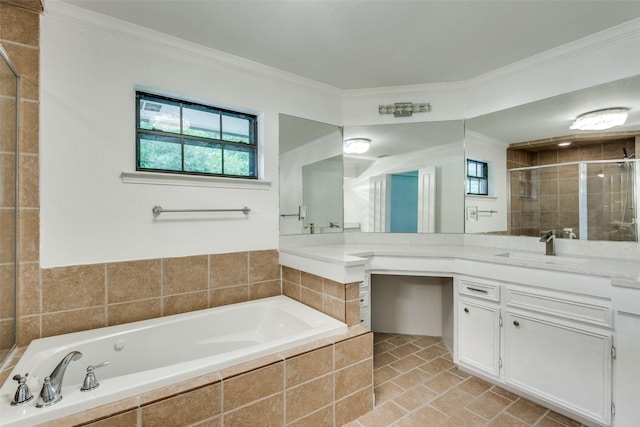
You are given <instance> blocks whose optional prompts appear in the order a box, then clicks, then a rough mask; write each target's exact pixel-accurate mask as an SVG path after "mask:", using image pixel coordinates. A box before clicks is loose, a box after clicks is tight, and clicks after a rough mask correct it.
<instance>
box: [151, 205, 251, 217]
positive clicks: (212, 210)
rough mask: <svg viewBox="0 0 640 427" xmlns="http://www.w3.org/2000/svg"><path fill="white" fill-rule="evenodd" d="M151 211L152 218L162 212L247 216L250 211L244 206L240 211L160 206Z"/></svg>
mask: <svg viewBox="0 0 640 427" xmlns="http://www.w3.org/2000/svg"><path fill="white" fill-rule="evenodd" d="M152 211H153V216H158V215H160V214H161V213H164V212H242V213H243V214H245V215H249V212H251V209H249V208H248V207H246V206H245V207H243V208H242V209H163V208H162V206H160V205H156V206H154V207H153V209H152Z"/></svg>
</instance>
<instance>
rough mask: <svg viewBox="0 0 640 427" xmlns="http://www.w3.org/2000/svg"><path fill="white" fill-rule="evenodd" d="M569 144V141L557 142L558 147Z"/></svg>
mask: <svg viewBox="0 0 640 427" xmlns="http://www.w3.org/2000/svg"><path fill="white" fill-rule="evenodd" d="M570 145H571V141H567V142H561V143H559V144H558V147H568V146H570Z"/></svg>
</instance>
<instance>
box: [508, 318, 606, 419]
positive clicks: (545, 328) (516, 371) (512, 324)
mask: <svg viewBox="0 0 640 427" xmlns="http://www.w3.org/2000/svg"><path fill="white" fill-rule="evenodd" d="M505 329H506V331H505V355H504V374H505V379H506V382H507V383H508V384H512V385H514V386H516V387H518V388H520V389H522V390H525V391H528V392H530V393H534V394H536V395H538V396H539V397H541V398H543V399H546V400H548V401H549V402H551V403H553V404H556V405H558V406H562V407H565V408H567V409H569V410H571V411H572V412H576V413H578V414H581V415H583V416H585V417H587V418H590V419H592V420H595V421H597V422H599V423H604V424H607V425H608V424H609V422H610V419H611V334H609V333H607V332H599V331H594V330H587V329H586V328H585V329H582V328H581V327H575V326H574V325H572V324H570V323H560V322H557V323H556V322H555V321H552V320H546V319H544V318H538V317H537V316H528V315H523V314H516V313H510V312H507V314H506V316H505Z"/></svg>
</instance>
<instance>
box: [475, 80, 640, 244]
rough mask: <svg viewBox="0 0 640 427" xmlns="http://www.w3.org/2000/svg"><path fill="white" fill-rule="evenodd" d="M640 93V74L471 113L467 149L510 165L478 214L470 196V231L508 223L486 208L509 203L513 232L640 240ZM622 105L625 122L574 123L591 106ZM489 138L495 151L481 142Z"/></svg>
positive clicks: (480, 204)
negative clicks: (583, 126)
mask: <svg viewBox="0 0 640 427" xmlns="http://www.w3.org/2000/svg"><path fill="white" fill-rule="evenodd" d="M639 94H640V76H635V77H631V78H627V79H622V80H618V81H614V82H610V83H607V84H603V85H599V86H595V87H592V88H588V89H584V90H579V91H575V92H570V93H567V94H563V95H560V96H556V97H553V98H549V99H545V100H541V101H537V102H533V103H530V104H525V105H522V106H518V107H515V108H510V109H507V110H503V111H498V112H495V113H491V114H487V115H484V116H480V117H476V118H473V119H470V120H467V121H466V123H465V125H466V149H467V157H468V158H473V157H474V156H476V157H482V155H483V153H484V154H486V156H485V158H488V159H489V160H490V161H492V162H494V164H496V165H506V168H507V171H506V173H504V174H502V173H501V172H498V173H496V174H495V175H494V176H493V179H494V189H495V191H496V195H497V197H496V198H493V199H486V200H482V199H481V200H480V201H474V203H473V204H474V205H475V206H473V208H475V207H476V206H477V209H478V213H477V215H476V216H475V217H473V218H472V216H473V215H470V207H472V206H471V204H472V203H470V201H469V199H470V197H469V196H467V202H466V205H467V208H466V213H467V222H466V231H467V232H488V231H489V232H494V231H502V230H500V227H495V228H492V225H493V224H492V221H494V222H495V220H496V218H499V217H500V215H499V214H495V213H494V214H493V217H492V216H491V215H489V216H488V217H486V216H483V214H482V213H480V212H481V211H485V212H487V211H491V210H494V211H497V212H498V213H499V212H500V211H501V210H504V209H508V215H507V216H506V217H505V218H504V220H508V226H505V227H504V228H503V230H504V231H507V232H508V233H509V234H511V235H525V236H539V235H540V233H541V232H543V231H546V230H556V234H557V236H558V237H560V238H567V239H575V238H577V239H583V240H613V241H638V230H637V219H636V204H637V201H638V190H639V186H638V176H639V174H638V167H639V166H638V162H637V160H636V152H637V148H638V143H640V96H639ZM620 107H622V108H624V109H628V117H627V119H626V122H624V124H619V125H616V126H614V127H610V128H607V129H584V130H579V129H573V128H572V126H573V127H575V126H574V120H575V119H576V118H577V117H578V116H581V115H583V114H584V113H589V112H593V111H596V110H606V109H612V108H620ZM601 124H602V123H598V124H597V125H596V127H601V126H600V125H601ZM489 143H491V144H493V146H494V147H497V148H496V149H495V150H494V152H493V154H490V153H489V154H487V152H486V151H485V150H483V149H482V148H481V147H482V144H485V146H487V144H489ZM503 177H504V180H503ZM501 191H504V193H505V196H504V197H502V196H500V192H501ZM478 197H481V196H478ZM471 213H472V212H471ZM485 215H486V214H485ZM505 225H506V224H505Z"/></svg>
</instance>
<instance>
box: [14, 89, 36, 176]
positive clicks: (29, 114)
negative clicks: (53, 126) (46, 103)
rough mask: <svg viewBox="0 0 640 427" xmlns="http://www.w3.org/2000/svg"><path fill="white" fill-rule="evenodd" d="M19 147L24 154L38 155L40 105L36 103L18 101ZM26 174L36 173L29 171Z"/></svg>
mask: <svg viewBox="0 0 640 427" xmlns="http://www.w3.org/2000/svg"><path fill="white" fill-rule="evenodd" d="M19 115H20V117H19V119H18V125H19V131H18V138H19V147H20V152H21V153H24V154H38V151H39V150H40V146H39V144H40V127H39V122H40V103H39V102H38V101H32V100H24V99H22V100H21V101H20V109H19ZM28 172H37V171H32V170H29V171H28Z"/></svg>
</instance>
